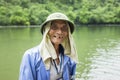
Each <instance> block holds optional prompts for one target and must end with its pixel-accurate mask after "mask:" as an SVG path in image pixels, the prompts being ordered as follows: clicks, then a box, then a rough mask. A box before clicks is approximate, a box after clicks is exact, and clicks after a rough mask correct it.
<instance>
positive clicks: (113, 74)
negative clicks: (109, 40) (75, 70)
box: [86, 44, 120, 80]
mask: <svg viewBox="0 0 120 80" xmlns="http://www.w3.org/2000/svg"><path fill="white" fill-rule="evenodd" d="M97 53H100V55H98V56H94V57H93V58H91V61H92V63H91V65H90V67H91V69H90V70H89V73H88V74H87V77H88V79H86V80H120V44H119V45H117V46H116V47H115V48H113V49H110V50H109V51H106V50H104V49H97Z"/></svg>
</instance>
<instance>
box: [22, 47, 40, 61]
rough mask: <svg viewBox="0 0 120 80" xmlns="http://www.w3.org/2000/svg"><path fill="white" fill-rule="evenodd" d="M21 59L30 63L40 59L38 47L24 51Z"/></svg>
mask: <svg viewBox="0 0 120 80" xmlns="http://www.w3.org/2000/svg"><path fill="white" fill-rule="evenodd" d="M23 59H25V60H26V59H27V60H29V61H32V62H34V61H38V60H40V59H41V57H40V53H39V46H35V47H33V48H30V49H28V50H26V51H25V53H24V55H23Z"/></svg>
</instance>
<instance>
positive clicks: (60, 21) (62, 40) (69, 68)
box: [19, 12, 77, 80]
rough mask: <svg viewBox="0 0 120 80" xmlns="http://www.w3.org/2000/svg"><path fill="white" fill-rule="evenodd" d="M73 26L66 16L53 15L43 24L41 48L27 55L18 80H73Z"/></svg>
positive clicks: (74, 54)
mask: <svg viewBox="0 0 120 80" xmlns="http://www.w3.org/2000/svg"><path fill="white" fill-rule="evenodd" d="M73 31H74V24H73V23H72V22H71V21H70V20H69V19H68V17H67V16H66V15H64V14H63V13H59V12H56V13H52V14H50V15H49V16H48V17H47V19H46V21H45V22H43V24H42V25H41V33H42V34H43V39H42V41H41V43H40V45H38V46H36V47H34V48H32V49H29V50H27V51H26V52H25V54H24V56H23V59H22V62H21V66H20V75H19V80H74V79H75V71H76V63H77V54H76V48H75V44H74V41H73V38H72V35H71V34H72V33H73Z"/></svg>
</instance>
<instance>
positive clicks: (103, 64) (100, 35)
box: [74, 27, 120, 80]
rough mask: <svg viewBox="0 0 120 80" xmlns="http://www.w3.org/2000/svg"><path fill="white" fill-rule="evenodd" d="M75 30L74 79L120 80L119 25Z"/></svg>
mask: <svg viewBox="0 0 120 80" xmlns="http://www.w3.org/2000/svg"><path fill="white" fill-rule="evenodd" d="M77 31H78V32H77V33H78V34H79V35H77V36H76V35H74V36H75V38H78V40H79V43H77V48H78V49H77V50H78V52H79V53H78V54H79V64H78V66H77V69H78V70H77V73H76V74H77V75H76V77H77V78H76V80H120V73H119V72H120V36H119V34H120V27H102V28H100V27H99V28H97V27H89V28H85V27H84V28H83V27H81V28H80V29H78V30H77ZM76 42H77V41H76Z"/></svg>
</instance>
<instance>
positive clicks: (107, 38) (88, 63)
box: [0, 26, 120, 80]
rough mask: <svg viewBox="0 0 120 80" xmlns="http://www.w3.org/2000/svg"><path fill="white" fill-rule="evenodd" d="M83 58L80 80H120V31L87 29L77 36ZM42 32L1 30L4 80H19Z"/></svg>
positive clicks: (1, 77)
mask: <svg viewBox="0 0 120 80" xmlns="http://www.w3.org/2000/svg"><path fill="white" fill-rule="evenodd" d="M73 37H74V39H75V42H76V47H77V51H78V56H79V63H78V65H77V72H76V77H77V78H76V80H120V73H119V72H120V27H119V26H106V27H105V26H99V27H92V26H89V27H87V26H84V27H78V28H77V29H76V32H75V33H74V34H73ZM41 39H42V35H41V34H40V30H39V28H1V29H0V80H17V79H18V76H19V66H20V62H21V58H22V55H23V53H24V52H25V50H27V49H28V48H31V47H33V46H36V45H38V44H39V43H40V41H41Z"/></svg>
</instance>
